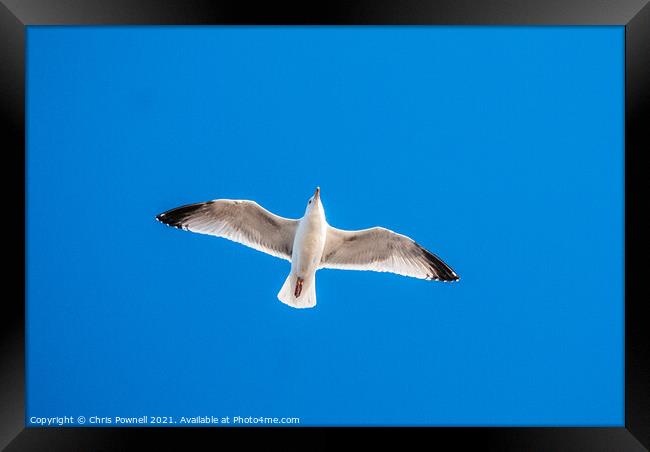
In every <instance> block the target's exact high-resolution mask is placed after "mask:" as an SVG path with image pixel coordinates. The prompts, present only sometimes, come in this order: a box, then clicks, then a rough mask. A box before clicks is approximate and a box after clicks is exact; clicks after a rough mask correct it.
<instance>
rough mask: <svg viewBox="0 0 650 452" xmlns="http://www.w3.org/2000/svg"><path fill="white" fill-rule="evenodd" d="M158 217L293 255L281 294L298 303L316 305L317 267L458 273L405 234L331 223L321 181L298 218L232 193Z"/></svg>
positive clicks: (434, 275)
mask: <svg viewBox="0 0 650 452" xmlns="http://www.w3.org/2000/svg"><path fill="white" fill-rule="evenodd" d="M156 219H157V220H158V221H160V222H162V223H165V224H167V225H169V226H173V227H176V228H178V229H184V230H186V231H192V232H197V233H199V234H208V235H214V236H217V237H223V238H226V239H229V240H232V241H234V242H238V243H241V244H243V245H246V246H249V247H251V248H254V249H256V250H258V251H262V252H264V253H267V254H270V255H272V256H276V257H279V258H281V259H286V260H288V261H290V262H291V272H290V273H289V276H288V277H287V279H286V280H285V282H284V285H283V286H282V288H281V289H280V292H279V293H278V298H279V299H280V301H281V302H283V303H285V304H287V305H289V306H292V307H294V308H311V307H314V306H315V305H316V271H317V270H318V269H321V268H338V269H342V270H372V271H377V272H391V273H396V274H398V275H404V276H411V277H414V278H420V279H428V280H434V281H445V282H447V281H458V280H459V279H460V278H459V277H458V275H457V274H456V273H454V271H453V270H452V269H451V268H450V267H449V266H448V265H447V264H445V263H444V262H443V261H442V260H441V259H440V258H439V257H438V256H436V255H435V254H433V253H431V252H430V251H428V250H427V249H425V248H423V247H422V246H420V245H419V244H418V243H416V242H415V241H414V240H413V239H411V238H409V237H407V236H405V235H402V234H398V233H396V232H393V231H391V230H388V229H386V228H382V227H374V228H370V229H362V230H359V231H344V230H343V229H337V228H334V227H332V226H330V225H329V224H327V220H326V219H325V210H324V209H323V203H322V201H321V197H320V188H318V187H317V188H316V192H315V193H314V195H313V196H312V197H311V198H309V201H308V202H307V208H306V209H305V214H304V216H303V217H302V218H300V219H299V220H292V219H289V218H283V217H280V216H278V215H275V214H273V213H271V212H269V211H268V210H266V209H264V208H263V207H262V206H260V205H259V204H257V203H256V202H255V201H247V200H232V199H216V200H213V201H208V202H201V203H197V204H189V205H185V206H181V207H177V208H175V209H171V210H168V211H167V212H164V213H161V214H160V215H158V216H157V217H156Z"/></svg>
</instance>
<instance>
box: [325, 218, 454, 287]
mask: <svg viewBox="0 0 650 452" xmlns="http://www.w3.org/2000/svg"><path fill="white" fill-rule="evenodd" d="M320 267H321V268H338V269H342V270H373V271H377V272H391V273H397V274H398V275H404V276H412V277H414V278H420V279H432V280H435V281H458V280H459V279H460V278H459V277H458V275H457V274H456V273H454V271H453V270H452V269H451V268H449V266H448V265H447V264H445V263H444V262H443V261H442V260H440V258H438V256H436V255H435V254H433V253H431V252H429V251H428V250H426V249H425V248H423V247H421V246H420V245H418V244H417V243H416V242H415V241H413V240H412V239H411V238H409V237H407V236H405V235H402V234H397V233H395V232H393V231H390V230H388V229H385V228H379V227H377V228H370V229H363V230H361V231H343V230H341V229H336V228H333V227H331V226H330V227H328V228H327V241H326V242H325V249H324V251H323V257H322V259H321V264H320Z"/></svg>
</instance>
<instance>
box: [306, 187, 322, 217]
mask: <svg viewBox="0 0 650 452" xmlns="http://www.w3.org/2000/svg"><path fill="white" fill-rule="evenodd" d="M322 211H323V204H322V203H321V200H320V187H316V191H315V192H314V195H313V196H312V197H311V198H309V201H307V208H306V209H305V215H309V214H310V213H315V212H322Z"/></svg>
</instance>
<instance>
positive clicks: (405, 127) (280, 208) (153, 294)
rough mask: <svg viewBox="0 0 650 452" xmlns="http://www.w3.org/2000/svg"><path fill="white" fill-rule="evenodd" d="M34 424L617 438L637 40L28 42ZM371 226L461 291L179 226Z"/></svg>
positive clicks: (314, 33) (258, 34)
mask: <svg viewBox="0 0 650 452" xmlns="http://www.w3.org/2000/svg"><path fill="white" fill-rule="evenodd" d="M27 38H28V41H27V42H28V61H27V82H28V102H27V112H28V117H27V124H28V152H27V295H28V298H27V324H28V325H27V326H28V329H27V340H28V343H27V345H28V349H27V418H28V422H29V417H30V416H55V415H61V416H63V415H72V416H78V415H85V416H87V417H88V416H92V415H97V416H138V415H149V416H152V415H167V416H175V417H178V416H182V415H184V416H196V415H214V416H235V415H241V416H278V417H283V416H296V417H300V418H301V423H302V425H353V424H354V425H388V424H400V425H617V426H620V425H623V339H624V335H623V309H624V305H623V181H624V175H623V146H624V143H623V138H624V136H623V121H624V118H623V115H624V104H623V102H624V98H623V89H624V87H623V81H624V79H623V77H624V72H623V57H624V55H623V49H624V47H623V45H624V30H623V28H622V27H538V28H527V27H510V28H503V27H496V28H490V27H475V28H465V27H410V28H408V27H372V28H336V27H334V28H331V27H317V28H309V27H304V28H283V27H268V28H255V27H248V28H247V27H243V28H227V27H224V28H221V27H214V28H213V27H204V28H173V27H161V28H138V27H135V28H113V27H94V28H93V27H91V28H65V27H62V28H57V27H49V28H43V27H30V28H29V30H28V35H27ZM316 185H320V186H321V187H322V197H323V202H324V206H325V209H326V213H327V218H328V220H329V222H330V223H331V224H333V225H335V226H337V227H340V228H347V229H357V228H365V227H370V226H375V225H382V226H385V227H388V228H390V229H393V230H396V231H399V232H401V233H404V234H407V235H409V236H411V237H413V238H415V239H416V240H417V241H419V242H420V243H422V244H423V245H424V246H426V247H428V248H429V249H430V250H432V251H433V252H434V253H436V254H438V255H440V256H441V257H442V258H443V259H444V260H445V261H447V262H448V263H449V265H451V266H452V267H453V268H454V269H455V270H456V271H457V272H458V273H459V274H460V275H461V281H460V282H459V283H457V284H443V283H436V282H425V281H421V280H416V279H410V278H404V277H399V276H396V275H389V274H380V273H371V272H346V271H339V270H323V271H320V272H319V273H318V275H317V293H318V305H317V307H316V308H315V309H312V310H294V309H291V308H289V307H287V306H285V305H283V304H282V303H280V302H279V301H278V300H277V298H276V294H277V292H278V290H279V289H280V287H281V285H282V283H283V281H284V279H285V277H286V275H287V273H288V271H289V263H288V262H286V261H283V260H279V259H276V258H273V257H271V256H268V255H265V254H262V253H258V252H256V251H254V250H251V249H248V248H245V247H243V246H241V245H238V244H234V243H232V242H229V241H226V240H223V239H218V238H214V237H209V236H202V235H197V234H191V233H188V232H185V231H178V230H175V229H172V228H168V227H165V226H164V225H161V224H160V223H157V222H156V221H155V220H154V217H155V215H156V214H158V213H160V212H162V211H164V210H167V209H170V208H172V207H176V206H179V205H181V204H186V203H193V202H199V201H205V200H210V199H215V198H235V199H254V200H256V201H258V202H259V203H260V204H262V205H263V206H265V207H266V208H268V209H270V210H271V211H273V212H276V213H277V214H280V215H283V216H287V217H294V218H297V217H300V216H301V215H302V213H303V211H304V208H305V203H306V202H307V199H308V198H309V196H311V194H312V193H313V190H314V187H315V186H316Z"/></svg>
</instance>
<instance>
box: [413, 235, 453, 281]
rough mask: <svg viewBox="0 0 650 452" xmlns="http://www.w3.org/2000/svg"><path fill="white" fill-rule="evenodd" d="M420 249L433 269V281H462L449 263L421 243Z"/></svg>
mask: <svg viewBox="0 0 650 452" xmlns="http://www.w3.org/2000/svg"><path fill="white" fill-rule="evenodd" d="M416 245H417V246H418V248H419V249H420V251H422V254H423V255H424V257H425V258H426V261H427V264H429V268H430V270H431V277H430V278H429V279H431V280H433V281H442V282H456V281H460V277H459V276H458V275H457V274H456V272H454V271H453V270H452V269H451V267H449V265H447V264H445V263H444V262H443V261H442V259H440V258H439V257H438V256H436V255H435V254H433V253H432V252H431V251H429V250H427V249H426V248H424V247H423V246H421V245H420V244H417V243H416Z"/></svg>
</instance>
